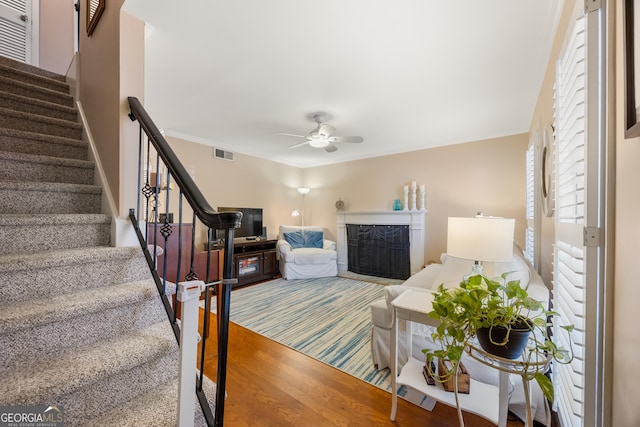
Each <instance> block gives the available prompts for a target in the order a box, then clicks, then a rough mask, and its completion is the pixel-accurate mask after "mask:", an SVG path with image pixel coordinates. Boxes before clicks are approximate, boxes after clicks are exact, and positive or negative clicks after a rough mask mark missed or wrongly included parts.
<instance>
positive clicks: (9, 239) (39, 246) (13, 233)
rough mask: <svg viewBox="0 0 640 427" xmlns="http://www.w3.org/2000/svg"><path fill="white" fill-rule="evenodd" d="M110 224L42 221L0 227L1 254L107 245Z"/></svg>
mask: <svg viewBox="0 0 640 427" xmlns="http://www.w3.org/2000/svg"><path fill="white" fill-rule="evenodd" d="M110 233H111V224H43V225H39V226H38V225H30V226H3V227H0V242H3V244H2V245H0V254H24V253H34V252H50V251H54V250H60V249H72V248H81V247H86V246H107V245H108V244H109V237H110Z"/></svg>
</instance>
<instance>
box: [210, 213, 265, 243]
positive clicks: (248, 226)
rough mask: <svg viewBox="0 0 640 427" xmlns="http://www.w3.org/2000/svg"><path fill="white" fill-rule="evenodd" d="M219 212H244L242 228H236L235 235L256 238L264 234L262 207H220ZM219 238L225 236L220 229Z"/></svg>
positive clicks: (217, 234)
mask: <svg viewBox="0 0 640 427" xmlns="http://www.w3.org/2000/svg"><path fill="white" fill-rule="evenodd" d="M218 212H242V222H241V225H240V228H236V229H235V230H234V233H233V236H234V237H244V238H247V237H248V238H255V237H258V236H262V208H233V207H218ZM216 236H217V238H218V239H221V238H223V237H224V231H223V230H218V232H217V233H216Z"/></svg>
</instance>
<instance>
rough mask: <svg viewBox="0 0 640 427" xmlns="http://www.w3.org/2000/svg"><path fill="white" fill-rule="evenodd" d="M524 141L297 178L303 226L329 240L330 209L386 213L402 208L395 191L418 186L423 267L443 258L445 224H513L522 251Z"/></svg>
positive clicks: (443, 150) (351, 165)
mask: <svg viewBox="0 0 640 427" xmlns="http://www.w3.org/2000/svg"><path fill="white" fill-rule="evenodd" d="M526 148H527V136H526V135H525V134H522V135H516V136H510V137H504V138H496V139H490V140H485V141H477V142H470V143H466V144H458V145H453V146H449V147H440V148H433V149H428V150H420V151H414V152H411V153H404V154H396V155H391V156H384V157H378V158H372V159H365V160H358V161H352V162H348V163H341V164H337V165H329V166H321V167H317V168H309V169H305V170H304V185H305V186H306V187H310V188H311V193H309V195H308V196H306V201H305V203H306V209H307V214H306V215H305V222H307V223H309V224H312V223H313V224H319V225H323V226H325V227H327V228H328V229H329V231H330V232H331V233H332V234H333V236H335V233H336V216H335V207H334V204H335V202H336V201H337V200H338V198H341V199H342V200H343V201H344V203H345V206H346V209H347V210H350V211H367V210H368V211H375V210H391V207H392V204H393V200H394V199H401V200H403V198H404V196H403V186H404V185H408V184H410V183H411V181H413V180H415V181H417V182H418V184H425V186H426V209H427V213H426V230H425V263H426V262H429V261H438V260H439V257H440V254H441V253H442V252H445V251H446V228H447V218H448V217H449V216H473V215H475V214H476V212H484V214H485V215H494V216H504V217H509V218H515V219H516V224H517V225H516V240H517V241H518V242H519V243H520V244H523V243H524V229H525V220H524V218H525V188H526V184H525V152H526Z"/></svg>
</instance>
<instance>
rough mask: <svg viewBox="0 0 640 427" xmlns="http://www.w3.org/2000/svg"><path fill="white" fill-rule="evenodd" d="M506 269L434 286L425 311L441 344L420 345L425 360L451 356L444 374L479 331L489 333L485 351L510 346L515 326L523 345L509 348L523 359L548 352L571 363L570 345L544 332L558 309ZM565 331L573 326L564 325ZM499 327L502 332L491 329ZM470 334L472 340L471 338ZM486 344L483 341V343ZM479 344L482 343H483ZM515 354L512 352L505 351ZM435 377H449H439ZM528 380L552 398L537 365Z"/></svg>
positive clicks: (548, 382)
mask: <svg viewBox="0 0 640 427" xmlns="http://www.w3.org/2000/svg"><path fill="white" fill-rule="evenodd" d="M508 275H509V273H505V274H503V275H502V276H500V277H498V278H495V279H489V278H488V277H485V276H483V275H472V276H470V277H468V278H465V279H464V280H463V281H462V282H461V283H460V287H455V288H446V287H445V286H444V285H440V286H439V287H438V289H437V291H435V292H434V300H433V310H432V311H431V312H430V313H429V316H430V317H432V318H433V319H436V320H438V321H439V322H440V323H439V325H438V327H437V328H436V329H435V332H434V333H433V334H432V336H431V337H432V339H433V340H434V342H435V343H436V344H439V346H440V349H438V350H428V349H425V350H423V353H424V354H425V355H426V357H427V364H426V365H427V366H428V367H429V366H432V365H431V362H432V361H433V360H434V358H442V359H449V360H451V362H452V363H453V365H454V366H455V369H453V370H452V371H450V372H449V373H448V374H447V375H448V377H451V376H452V375H455V374H456V369H457V367H458V366H459V363H460V359H461V358H462V355H463V353H464V352H465V351H466V349H467V348H468V345H469V344H470V343H471V342H473V343H475V339H476V337H477V336H478V334H479V331H480V333H481V334H482V333H483V331H484V332H486V333H487V334H488V335H489V345H490V347H494V348H489V347H483V348H484V350H485V351H486V352H489V353H492V354H494V353H493V351H495V349H496V348H500V347H507V346H508V347H511V346H512V338H513V337H514V336H515V335H516V334H517V332H516V330H518V329H524V330H525V339H524V345H526V347H524V349H516V350H513V351H514V352H515V354H516V357H520V358H522V359H521V360H523V361H524V362H532V361H539V360H544V359H547V358H548V357H551V358H552V359H553V360H556V361H558V362H559V363H569V362H571V360H572V359H573V354H572V352H571V351H569V350H567V349H565V348H562V347H559V346H558V345H557V344H556V343H555V342H554V341H553V340H551V338H550V336H549V332H548V328H549V326H550V323H549V322H550V320H551V319H552V317H553V316H554V315H555V314H557V313H555V312H553V311H549V310H547V309H545V307H544V306H543V305H542V304H541V303H540V302H539V301H537V300H535V299H534V298H531V297H530V296H529V295H528V294H527V291H526V290H525V289H523V288H522V287H521V286H520V281H519V280H512V281H509V280H507V279H508ZM562 328H563V329H564V330H566V331H567V332H569V333H570V332H571V331H572V330H573V326H562ZM498 329H502V331H503V334H502V336H501V337H499V338H496V335H495V334H494V332H495V331H497V330H498ZM472 340H473V341H472ZM485 344H486V343H485ZM481 345H482V343H481ZM507 358H511V359H513V358H514V357H507ZM432 374H433V375H434V376H435V378H436V379H438V380H439V381H447V380H448V379H449V378H442V377H438V376H437V375H436V373H435V372H434V373H432ZM527 379H528V380H531V379H535V380H536V382H537V383H538V384H539V385H540V388H541V389H542V392H543V393H544V395H545V397H546V398H547V399H549V400H550V401H553V394H554V391H553V384H552V382H551V380H550V379H549V378H548V377H547V376H546V375H545V372H542V371H535V372H534V373H533V374H531V377H528V378H527Z"/></svg>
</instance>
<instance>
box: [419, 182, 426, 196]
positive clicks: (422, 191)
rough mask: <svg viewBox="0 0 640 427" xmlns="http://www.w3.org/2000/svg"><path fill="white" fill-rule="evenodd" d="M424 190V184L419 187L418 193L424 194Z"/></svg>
mask: <svg viewBox="0 0 640 427" xmlns="http://www.w3.org/2000/svg"><path fill="white" fill-rule="evenodd" d="M424 188H425V187H424V184H422V185H421V186H420V192H421V193H422V194H424Z"/></svg>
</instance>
